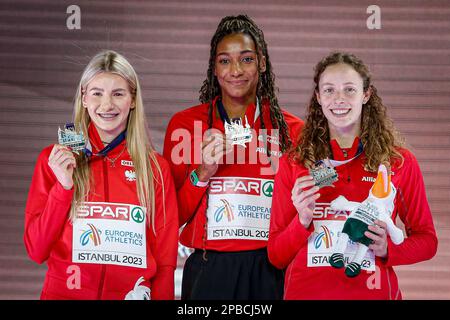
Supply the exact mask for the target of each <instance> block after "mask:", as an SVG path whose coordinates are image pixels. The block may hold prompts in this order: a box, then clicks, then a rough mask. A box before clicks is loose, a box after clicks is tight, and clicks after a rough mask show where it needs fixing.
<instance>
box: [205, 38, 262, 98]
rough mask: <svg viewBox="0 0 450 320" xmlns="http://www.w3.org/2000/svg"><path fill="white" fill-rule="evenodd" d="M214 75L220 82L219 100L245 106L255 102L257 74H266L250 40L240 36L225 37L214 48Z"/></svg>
mask: <svg viewBox="0 0 450 320" xmlns="http://www.w3.org/2000/svg"><path fill="white" fill-rule="evenodd" d="M216 52H217V53H216V58H215V68H214V74H215V76H216V77H217V80H218V82H219V85H220V88H221V92H222V100H223V102H224V104H225V105H226V104H227V101H230V100H235V101H240V102H241V103H245V104H248V103H250V102H254V100H255V97H256V88H257V86H258V79H259V72H258V68H260V71H261V72H264V71H265V58H264V57H262V59H261V61H260V66H258V57H257V55H258V54H257V51H256V47H255V43H254V41H253V39H252V38H251V37H250V36H249V35H247V34H243V33H236V34H230V35H228V36H225V37H224V38H223V39H222V40H221V41H220V42H219V43H218V45H217V49H216Z"/></svg>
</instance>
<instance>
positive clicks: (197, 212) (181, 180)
mask: <svg viewBox="0 0 450 320" xmlns="http://www.w3.org/2000/svg"><path fill="white" fill-rule="evenodd" d="M200 101H201V102H202V104H201V105H198V106H195V107H192V108H189V109H186V110H184V111H181V112H179V113H177V114H175V115H174V116H173V118H172V119H171V121H170V123H169V125H168V129H167V132H166V139H165V143H164V156H165V157H166V159H167V160H168V161H169V163H170V164H171V167H172V173H173V175H174V179H175V184H176V188H177V195H178V204H179V208H180V210H179V218H180V225H185V226H184V228H183V231H182V233H181V237H180V241H181V243H182V244H183V245H185V246H187V247H190V248H194V249H195V251H194V253H193V254H192V255H191V256H190V257H189V258H188V259H187V261H186V263H185V266H184V271H183V283H182V294H181V298H182V299H281V298H282V290H283V278H284V276H283V273H282V271H280V270H277V269H276V268H275V267H274V266H272V265H271V264H270V263H269V261H268V257H267V250H266V247H267V237H268V234H269V220H270V207H271V202H272V190H273V178H274V175H275V171H274V169H275V170H276V167H277V163H278V158H279V157H280V155H281V153H282V152H284V151H286V150H287V149H288V148H289V146H290V143H291V137H292V138H296V137H297V135H298V133H299V132H300V129H301V126H302V121H301V120H300V119H298V118H296V117H294V116H293V115H291V114H289V113H287V112H285V111H283V110H281V108H280V106H279V105H278V100H277V96H276V88H275V77H274V75H273V72H272V65H271V63H270V59H269V54H268V51H267V45H266V42H265V40H264V35H263V33H262V31H261V30H260V29H259V28H258V26H257V25H256V24H255V23H254V22H253V21H252V20H251V19H250V18H249V17H247V16H244V15H240V16H228V17H225V18H223V19H222V21H221V22H220V23H219V25H218V27H217V30H216V32H215V34H214V35H213V37H212V39H211V50H210V58H209V67H208V71H207V78H206V80H205V81H204V83H203V86H202V88H201V90H200ZM180 139H181V140H180ZM185 141H187V142H188V143H187V148H186V149H185V148H182V146H183V142H185ZM200 146H202V148H201V149H200ZM182 149H183V150H184V151H182Z"/></svg>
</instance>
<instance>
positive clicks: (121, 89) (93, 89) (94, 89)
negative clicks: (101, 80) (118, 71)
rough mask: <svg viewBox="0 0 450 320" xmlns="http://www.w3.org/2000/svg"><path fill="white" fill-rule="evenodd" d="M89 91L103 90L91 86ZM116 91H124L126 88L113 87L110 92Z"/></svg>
mask: <svg viewBox="0 0 450 320" xmlns="http://www.w3.org/2000/svg"><path fill="white" fill-rule="evenodd" d="M89 91H102V92H103V91H105V90H103V89H102V88H97V87H93V88H91V89H90V90H89ZM117 91H126V90H125V89H123V88H117V89H114V90H113V91H112V92H117Z"/></svg>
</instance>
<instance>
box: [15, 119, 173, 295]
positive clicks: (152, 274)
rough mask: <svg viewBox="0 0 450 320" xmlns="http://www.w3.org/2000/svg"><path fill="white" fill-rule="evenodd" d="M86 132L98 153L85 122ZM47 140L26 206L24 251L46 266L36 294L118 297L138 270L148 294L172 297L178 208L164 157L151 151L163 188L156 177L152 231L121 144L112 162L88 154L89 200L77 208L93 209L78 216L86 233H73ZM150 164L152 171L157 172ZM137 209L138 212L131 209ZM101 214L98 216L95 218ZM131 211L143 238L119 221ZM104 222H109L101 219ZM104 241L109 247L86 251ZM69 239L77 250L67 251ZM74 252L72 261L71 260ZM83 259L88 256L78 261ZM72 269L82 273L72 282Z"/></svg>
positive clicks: (67, 198)
mask: <svg viewBox="0 0 450 320" xmlns="http://www.w3.org/2000/svg"><path fill="white" fill-rule="evenodd" d="M89 139H90V141H91V143H92V146H93V148H94V150H93V151H94V153H95V152H98V151H99V150H97V149H95V146H103V144H102V142H101V140H100V137H99V135H98V133H97V130H96V129H95V126H93V125H91V126H90V127H89ZM125 144H126V142H125V141H123V142H122V143H121V144H120V145H118V146H117V147H116V148H115V149H113V150H112V151H111V152H110V153H108V157H109V158H111V159H114V158H115V157H117V156H119V154H120V153H121V152H122V150H123V148H124V147H125ZM52 147H53V146H49V147H47V148H45V149H44V150H43V151H42V152H41V154H40V155H39V157H38V160H37V164H36V167H35V171H34V175H33V178H32V181H31V187H30V191H29V195H28V201H27V205H26V209H25V213H26V216H25V234H24V242H25V246H26V249H27V251H28V254H29V256H30V257H31V259H33V260H34V261H36V262H37V263H43V262H44V261H46V262H47V265H48V271H47V274H46V278H45V283H44V287H43V290H42V294H41V298H42V299H124V298H125V296H126V294H127V293H128V292H130V291H131V290H133V288H134V285H135V283H136V282H137V280H138V279H139V278H140V277H144V279H145V282H144V283H142V285H144V286H147V287H150V289H151V299H173V298H174V279H173V277H174V270H175V267H176V259H177V244H178V210H177V203H176V200H175V188H174V184H173V180H172V176H171V173H170V168H169V165H168V164H167V162H166V161H165V160H164V158H162V157H161V156H159V155H157V160H158V163H159V165H160V167H161V171H162V177H163V180H164V187H163V186H162V184H161V179H160V178H159V179H158V181H155V182H154V186H155V189H154V190H155V207H156V208H155V209H156V217H155V231H156V235H155V233H153V230H152V228H151V227H150V226H149V224H148V223H141V224H139V223H138V222H139V221H142V217H143V216H144V215H143V214H142V213H143V211H140V210H139V209H136V208H137V207H136V205H139V200H138V197H137V194H136V182H135V177H133V167H132V162H131V157H130V155H129V154H128V151H127V150H125V151H124V152H123V153H122V154H121V155H120V156H119V158H118V159H117V160H116V161H115V166H114V167H112V166H111V164H110V162H109V161H106V159H103V158H100V157H96V156H93V157H92V158H91V161H90V164H89V166H90V167H89V168H90V173H91V175H93V179H94V183H91V191H90V194H89V197H88V203H87V204H86V205H84V206H82V207H81V208H82V209H81V210H82V211H81V212H82V213H83V214H86V215H88V214H89V213H90V214H91V215H90V217H91V218H90V219H87V218H86V219H81V220H83V221H88V222H90V223H89V224H88V226H89V227H86V228H85V229H86V230H84V229H83V228H82V230H81V231H84V232H83V233H82V234H81V236H80V235H79V234H77V236H74V235H73V234H74V228H75V226H74V225H72V223H71V222H70V221H69V218H68V217H69V216H68V214H69V210H70V207H71V201H72V198H73V188H72V190H65V189H64V188H63V187H62V186H61V184H60V183H59V182H58V181H57V180H56V177H55V176H54V174H53V172H52V170H51V169H50V167H49V166H48V164H47V163H48V157H49V155H50V152H51V150H52ZM153 169H154V171H153V172H154V173H155V177H157V178H158V171H157V170H156V169H155V168H153ZM133 178H134V179H133ZM163 188H164V190H163ZM163 191H164V196H165V198H164V199H163V197H162V194H163ZM163 206H165V217H164V211H163ZM132 209H133V210H136V211H132ZM137 213H139V215H137V216H136V214H137ZM102 217H103V218H104V219H99V218H102ZM133 217H135V218H136V217H137V219H138V220H134V218H133ZM131 218H133V220H134V221H135V222H136V224H135V225H136V226H138V227H139V228H142V229H143V230H145V238H144V234H143V233H141V234H139V233H134V232H130V233H126V229H121V228H120V226H125V225H130V224H131V223H134V222H132V219H131ZM124 219H125V220H124ZM127 219H128V220H127ZM139 219H141V220H139ZM77 220H78V219H77ZM81 220H80V221H81ZM104 221H107V222H106V223H112V224H115V225H112V224H111V225H101V224H99V223H100V222H101V223H103V222H104ZM127 221H128V222H127ZM117 226H119V228H117ZM91 228H92V229H91ZM106 244H107V245H108V246H109V250H112V251H113V253H111V251H110V253H100V254H91V255H90V253H95V250H96V248H101V245H103V246H104V245H106ZM74 245H76V246H77V248H79V249H81V251H80V252H77V253H75V254H73V246H74ZM131 247H133V248H138V249H137V250H141V253H143V255H142V256H141V257H139V256H137V255H133V254H128V253H127V250H128V248H131ZM104 248H106V247H104ZM119 248H121V249H119ZM114 249H117V250H118V251H122V249H124V251H125V252H121V253H115V252H114ZM83 250H84V251H83ZM90 250H94V251H90ZM106 251H107V250H105V251H104V252H106ZM82 252H83V253H82ZM130 252H131V251H130ZM74 257H75V260H76V261H77V262H74V261H73V260H74ZM89 257H90V258H89ZM94 258H96V259H94ZM145 259H146V263H144V261H145ZM108 260H109V261H110V262H108ZM115 260H117V261H115ZM87 261H89V263H83V262H87ZM97 261H98V263H97ZM111 261H115V262H111ZM118 261H120V262H118ZM100 262H103V263H100ZM124 263H125V264H124ZM135 265H136V266H139V267H134V266H135ZM76 271H79V272H78V274H79V276H80V278H79V282H78V284H77V280H75V279H76V278H75V277H76V276H77V275H76V273H77V272H76Z"/></svg>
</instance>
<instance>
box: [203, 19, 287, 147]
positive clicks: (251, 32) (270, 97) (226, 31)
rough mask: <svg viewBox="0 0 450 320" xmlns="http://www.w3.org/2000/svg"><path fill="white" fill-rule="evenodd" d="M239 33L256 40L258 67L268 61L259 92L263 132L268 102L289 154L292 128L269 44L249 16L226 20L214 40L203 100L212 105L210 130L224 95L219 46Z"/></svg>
mask: <svg viewBox="0 0 450 320" xmlns="http://www.w3.org/2000/svg"><path fill="white" fill-rule="evenodd" d="M238 33H243V34H246V35H248V36H250V37H251V38H252V39H253V42H254V43H255V47H256V51H257V59H258V65H260V62H261V59H262V57H265V59H266V70H265V71H264V72H260V71H259V80H258V88H257V91H256V96H257V98H258V100H259V101H260V102H261V103H260V106H259V108H260V110H259V111H260V117H259V119H260V121H261V129H265V128H266V126H265V124H264V120H263V116H262V102H265V101H268V102H269V105H270V120H271V122H272V126H273V128H276V129H279V131H280V147H281V151H285V150H287V149H288V148H289V147H290V146H291V140H290V137H289V130H288V126H287V124H286V121H285V119H284V116H283V113H282V112H281V109H280V106H279V104H278V99H277V95H276V92H277V91H278V89H277V88H276V87H275V75H274V74H273V72H272V65H271V63H270V59H269V53H268V51H267V44H266V41H265V40H264V34H263V32H262V30H261V29H259V28H258V26H257V25H256V23H255V22H254V21H253V20H252V19H250V18H249V17H248V16H247V15H238V16H227V17H224V18H223V19H222V20H221V21H220V23H219V25H218V26H217V30H216V32H215V33H214V35H213V37H212V39H211V49H210V55H209V67H208V73H207V78H206V79H205V81H203V85H202V87H201V89H200V97H199V100H200V101H201V102H202V103H209V110H208V125H209V127H210V128H211V127H212V114H213V109H214V107H213V100H214V98H215V97H216V96H220V95H221V89H220V85H219V82H218V81H217V78H216V77H215V75H214V69H215V61H216V54H217V45H218V44H219V42H220V41H221V40H222V39H223V38H224V37H225V36H227V35H230V34H238Z"/></svg>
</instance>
